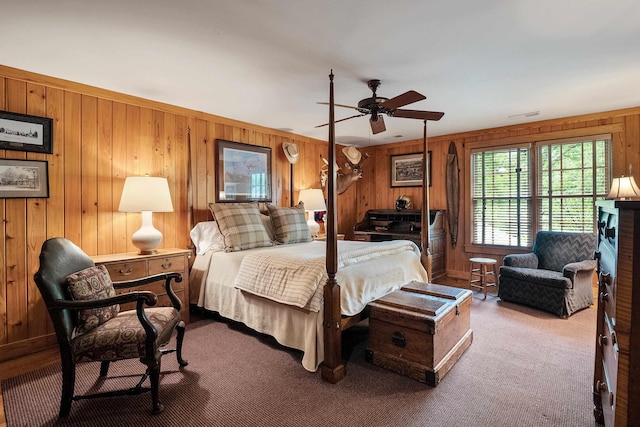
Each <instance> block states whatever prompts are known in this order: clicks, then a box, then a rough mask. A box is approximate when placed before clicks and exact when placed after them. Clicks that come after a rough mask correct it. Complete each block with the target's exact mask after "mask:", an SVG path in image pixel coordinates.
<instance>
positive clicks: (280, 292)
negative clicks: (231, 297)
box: [234, 240, 420, 312]
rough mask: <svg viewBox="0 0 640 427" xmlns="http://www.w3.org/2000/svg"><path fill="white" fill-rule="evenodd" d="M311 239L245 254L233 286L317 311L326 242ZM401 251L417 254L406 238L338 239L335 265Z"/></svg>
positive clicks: (319, 300) (320, 296)
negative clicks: (308, 241) (357, 240)
mask: <svg viewBox="0 0 640 427" xmlns="http://www.w3.org/2000/svg"><path fill="white" fill-rule="evenodd" d="M312 243H315V244H305V245H304V246H300V245H283V246H276V247H273V248H269V250H266V251H260V252H259V253H253V254H247V256H245V257H244V258H243V260H242V264H241V267H240V271H239V272H238V275H237V276H236V280H235V283H234V286H235V287H236V288H238V289H241V290H243V291H246V292H250V293H252V294H255V295H259V296H261V297H264V298H268V299H271V300H273V301H277V302H280V303H283V304H288V305H293V306H295V307H300V308H304V309H307V310H310V311H315V312H317V311H319V310H320V307H321V305H322V285H324V283H325V282H326V280H327V270H326V263H325V252H326V246H325V245H324V244H319V243H320V242H312ZM403 251H413V252H415V253H416V255H417V256H418V257H419V256H420V251H419V249H418V247H417V246H416V245H415V244H414V243H413V242H410V241H405V240H395V241H390V242H379V243H364V244H363V243H362V242H350V241H339V242H338V268H341V267H344V266H346V265H350V264H353V263H357V262H362V261H365V260H371V259H374V258H378V257H383V256H385V255H389V254H395V253H400V252H403Z"/></svg>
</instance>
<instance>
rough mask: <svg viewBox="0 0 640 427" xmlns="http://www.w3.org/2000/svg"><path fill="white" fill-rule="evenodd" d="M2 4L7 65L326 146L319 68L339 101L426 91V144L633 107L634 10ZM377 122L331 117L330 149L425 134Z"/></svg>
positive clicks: (313, 3) (639, 92) (593, 6)
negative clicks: (331, 79) (436, 116)
mask: <svg viewBox="0 0 640 427" xmlns="http://www.w3.org/2000/svg"><path fill="white" fill-rule="evenodd" d="M0 5H1V7H0V11H1V12H0V16H1V18H0V21H1V24H0V40H2V42H1V43H0V63H1V64H3V65H7V66H11V67H15V68H20V69H24V70H29V71H34V72H37V73H42V74H46V75H49V76H53V77H59V78H63V79H67V80H72V81H76V82H81V83H86V84H89V85H93V86H97V87H100V88H105V89H110V90H114V91H118V92H123V93H127V94H131V95H136V96H140V97H143V98H148V99H152V100H157V101H161V102H165V103H169V104H173V105H178V106H182V107H186V108H190V109H194V110H199V111H204V112H207V113H211V114H215V115H219V116H224V117H229V118H232V119H236V120H242V121H246V122H250V123H255V124H259V125H263V126H267V127H270V128H275V129H288V130H291V131H292V132H294V133H297V134H301V135H307V136H310V137H315V138H319V139H324V140H326V139H327V127H323V128H318V129H316V128H315V127H314V126H316V125H319V124H322V123H325V122H327V120H328V108H327V107H326V106H324V105H319V104H317V102H318V101H328V87H329V85H328V77H327V76H328V74H329V72H330V70H331V69H333V72H334V74H335V100H336V102H337V103H341V104H347V105H356V104H357V102H358V101H359V100H360V99H362V98H367V97H369V96H370V95H371V92H370V90H369V88H368V87H367V85H366V83H365V82H366V81H367V80H369V79H380V80H382V85H381V87H380V88H379V89H378V96H384V97H387V98H391V97H394V96H396V95H399V94H400V93H403V92H405V91H407V90H409V89H413V90H416V91H418V92H420V93H422V94H424V95H426V96H427V99H426V100H424V101H419V102H417V103H415V104H410V105H408V106H406V107H405V108H410V109H418V110H431V111H443V112H445V116H444V117H443V118H442V120H440V121H439V122H429V135H431V136H433V135H442V134H449V133H454V132H459V131H467V130H475V129H484V128H490V127H495V126H504V125H510V124H516V123H522V122H526V121H537V120H543V119H549V118H557V117H565V116H570V115H576V114H583V113H591V112H599V111H606V110H611V109H617V108H626V107H634V106H640V48H639V43H640V2H639V1H638V0H483V1H478V0H466V1H464V0H458V1H456V0H448V1H426V0H421V1H418V0H385V1H378V0H367V1H363V0H342V1H339V0H254V1H242V0H189V1H178V0H107V1H104V0H100V1H95V0H56V1H51V0H21V1H17V0H0ZM535 111H539V112H540V113H539V115H537V116H533V117H525V116H523V114H525V113H530V112H535ZM353 114H356V112H355V111H354V110H350V109H346V108H336V119H340V118H343V117H348V116H351V115H353ZM510 116H516V117H510ZM385 122H386V125H387V131H386V132H384V133H381V134H378V135H371V134H370V129H369V123H368V120H367V117H359V118H355V119H352V120H349V121H346V122H342V123H338V124H337V125H336V139H337V141H338V142H341V143H344V144H354V145H359V146H367V145H374V144H382V143H388V142H394V141H401V140H407V139H414V138H420V137H421V136H422V122H421V121H420V120H411V119H404V118H391V117H386V116H385ZM399 135H401V136H399Z"/></svg>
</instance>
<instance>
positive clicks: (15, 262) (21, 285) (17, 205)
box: [5, 80, 28, 343]
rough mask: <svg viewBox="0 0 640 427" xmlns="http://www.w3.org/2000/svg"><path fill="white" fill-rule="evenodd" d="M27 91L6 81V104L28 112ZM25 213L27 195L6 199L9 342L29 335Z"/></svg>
mask: <svg viewBox="0 0 640 427" xmlns="http://www.w3.org/2000/svg"><path fill="white" fill-rule="evenodd" d="M26 92H27V85H26V83H25V82H22V81H16V80H8V81H7V86H6V96H7V98H6V106H7V108H8V109H9V111H13V112H16V113H22V114H25V113H26V112H27V96H26ZM5 158H8V159H26V153H25V152H22V151H12V150H5ZM26 215H27V204H26V199H6V200H5V268H6V284H7V285H6V286H7V300H6V304H7V342H9V343H12V342H17V341H20V340H24V339H26V338H28V322H27V299H28V296H27V279H26V275H27V268H26V263H27V256H26V252H27V248H26V238H25V236H26V221H27V218H26Z"/></svg>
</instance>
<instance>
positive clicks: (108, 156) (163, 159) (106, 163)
mask: <svg viewBox="0 0 640 427" xmlns="http://www.w3.org/2000/svg"><path fill="white" fill-rule="evenodd" d="M0 110H4V111H11V112H15V113H23V114H31V115H36V116H43V117H51V118H52V119H53V122H54V123H53V154H35V153H27V152H22V151H11V150H0V158H7V159H9V158H10V159H29V160H46V161H48V162H49V187H50V197H49V198H48V199H44V198H38V199H35V198H28V199H25V198H21V199H0V212H1V214H2V220H3V222H2V227H0V236H1V237H2V242H3V244H2V245H0V361H2V360H8V359H12V358H14V357H17V356H20V355H23V354H27V353H31V352H34V351H37V350H39V349H42V348H44V347H46V346H50V345H55V336H54V335H53V328H52V325H51V324H50V321H49V317H48V314H47V312H46V309H45V307H44V304H43V302H42V299H41V297H40V294H39V291H38V289H37V287H36V285H35V283H34V281H33V275H34V273H35V272H36V271H37V269H38V267H39V262H38V256H39V253H40V247H41V245H42V242H43V241H44V240H45V239H47V238H50V237H59V236H62V237H66V238H68V239H70V240H72V241H73V242H74V243H76V244H77V245H79V246H80V247H82V249H83V250H84V251H85V252H86V253H87V254H89V255H101V254H109V253H120V252H133V251H136V248H135V247H134V246H133V245H132V244H131V242H130V238H131V235H132V234H133V232H134V231H135V230H137V229H138V228H139V227H140V215H139V214H135V213H128V214H127V213H120V212H118V211H117V209H118V204H119V202H120V195H121V192H122V186H123V185H124V179H125V177H126V176H128V175H144V174H145V173H148V174H149V175H152V176H164V177H166V178H167V179H168V181H169V186H170V190H171V196H172V199H173V204H174V212H173V213H156V214H154V218H153V219H154V225H155V226H156V227H157V228H158V229H159V230H161V231H162V233H163V236H164V240H163V243H162V246H161V247H183V248H186V247H189V246H190V245H191V241H190V239H189V230H190V229H191V227H192V226H193V224H195V223H196V222H198V221H206V220H208V219H210V218H211V216H210V214H209V211H208V203H209V202H211V201H214V184H215V175H216V174H215V164H214V147H215V139H216V138H222V139H227V140H230V141H237V142H244V143H248V144H254V145H260V146H267V147H271V148H272V157H273V165H272V167H273V185H274V194H273V196H274V203H275V204H280V205H282V206H289V205H290V190H289V188H290V187H289V186H290V183H291V170H290V164H289V162H288V161H287V159H286V157H285V155H284V153H283V151H282V142H283V141H285V140H288V141H293V142H295V143H297V144H298V145H299V146H300V150H301V156H300V160H299V161H298V163H296V164H295V165H294V168H293V179H294V189H295V193H294V198H295V199H297V193H298V191H299V190H300V189H304V188H309V187H315V188H319V186H320V178H319V174H320V167H321V166H322V164H323V163H322V160H321V159H320V155H321V154H322V155H323V156H325V157H326V156H327V145H326V142H323V141H318V140H313V139H310V138H306V137H300V136H297V135H293V134H290V133H286V132H280V131H276V130H273V129H268V128H264V127H260V126H257V125H251V124H247V123H243V122H238V121H234V120H230V119H225V118H222V117H218V116H213V115H209V114H204V113H200V112H196V111H192V110H188V109H185V108H180V107H177V106H172V105H167V104H162V103H158V102H153V101H149V100H144V99H140V98H136V97H133V96H129V95H124V94H119V93H115V92H110V91H107V90H103V89H99V88H94V87H90V86H86V85H82V84H78V83H74V82H69V81H65V80H60V79H55V78H51V77H47V76H43V75H39V74H35V73H30V72H26V71H22V70H17V69H14V68H10V67H5V66H1V65H0ZM190 178H191V179H190ZM351 191H352V193H353V194H355V189H354V190H351ZM345 197H353V196H348V195H347V196H345ZM345 215H346V214H345Z"/></svg>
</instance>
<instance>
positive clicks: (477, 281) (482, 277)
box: [469, 258, 498, 300]
mask: <svg viewBox="0 0 640 427" xmlns="http://www.w3.org/2000/svg"><path fill="white" fill-rule="evenodd" d="M469 262H471V277H470V278H469V287H471V288H476V289H480V290H481V291H482V293H483V294H484V298H482V299H483V300H486V299H487V287H490V286H493V287H495V288H496V292H497V290H498V281H497V277H498V276H497V274H496V263H497V261H496V260H495V259H493V258H469Z"/></svg>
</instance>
